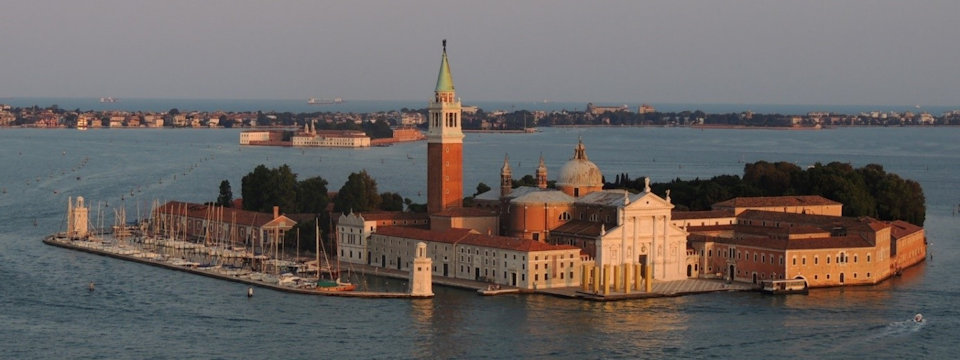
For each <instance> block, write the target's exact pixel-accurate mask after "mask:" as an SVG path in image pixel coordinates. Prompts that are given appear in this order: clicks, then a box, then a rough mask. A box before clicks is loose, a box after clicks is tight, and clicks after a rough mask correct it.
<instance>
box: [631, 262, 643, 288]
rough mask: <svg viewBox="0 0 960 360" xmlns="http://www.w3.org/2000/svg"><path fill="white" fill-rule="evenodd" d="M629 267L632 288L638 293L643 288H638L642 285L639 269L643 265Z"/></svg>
mask: <svg viewBox="0 0 960 360" xmlns="http://www.w3.org/2000/svg"><path fill="white" fill-rule="evenodd" d="M631 266H632V267H633V288H634V289H635V290H637V291H640V290H642V289H643V288H641V287H640V286H641V285H642V282H643V277H642V275H643V274H642V272H641V271H640V267H641V266H643V265H642V264H632V265H631Z"/></svg>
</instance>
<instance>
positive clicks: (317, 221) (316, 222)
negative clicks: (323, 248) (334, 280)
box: [313, 218, 320, 280]
mask: <svg viewBox="0 0 960 360" xmlns="http://www.w3.org/2000/svg"><path fill="white" fill-rule="evenodd" d="M313 226H314V227H315V229H314V232H313V234H314V237H315V238H316V241H317V247H316V248H315V249H314V252H316V253H317V280H320V218H315V220H314V222H313Z"/></svg>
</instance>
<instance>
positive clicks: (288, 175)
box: [240, 164, 298, 212]
mask: <svg viewBox="0 0 960 360" xmlns="http://www.w3.org/2000/svg"><path fill="white" fill-rule="evenodd" d="M240 193H241V195H242V196H243V209H244V210H251V211H259V212H272V211H273V207H274V206H279V207H280V209H281V210H282V211H284V212H294V211H297V210H298V206H297V175H296V174H294V173H293V171H291V170H290V166H288V165H286V164H283V165H281V166H280V167H278V168H276V169H267V167H266V166H265V165H262V164H261V165H259V166H257V167H256V168H255V169H253V171H252V172H250V173H249V174H247V175H246V176H244V177H243V179H241V189H240Z"/></svg>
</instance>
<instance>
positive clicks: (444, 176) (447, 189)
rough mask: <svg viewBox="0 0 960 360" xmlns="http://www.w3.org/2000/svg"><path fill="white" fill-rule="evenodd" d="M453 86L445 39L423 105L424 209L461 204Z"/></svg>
mask: <svg viewBox="0 0 960 360" xmlns="http://www.w3.org/2000/svg"><path fill="white" fill-rule="evenodd" d="M456 95H457V94H456V91H454V89H453V76H452V75H451V74H450V64H449V63H447V40H443V58H442V59H441V62H440V74H439V75H438V76H437V88H436V90H434V93H433V99H432V100H431V101H430V104H429V105H428V106H427V109H428V110H429V111H430V115H429V117H428V120H429V122H430V124H429V128H428V130H427V212H428V213H430V214H434V213H437V212H440V211H443V210H445V209H449V208H457V207H461V206H462V205H463V132H462V131H460V99H457V98H456Z"/></svg>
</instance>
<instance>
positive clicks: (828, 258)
mask: <svg viewBox="0 0 960 360" xmlns="http://www.w3.org/2000/svg"><path fill="white" fill-rule="evenodd" d="M829 263H830V257H829V256H827V264H829ZM829 278H830V275H827V279H829Z"/></svg>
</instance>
